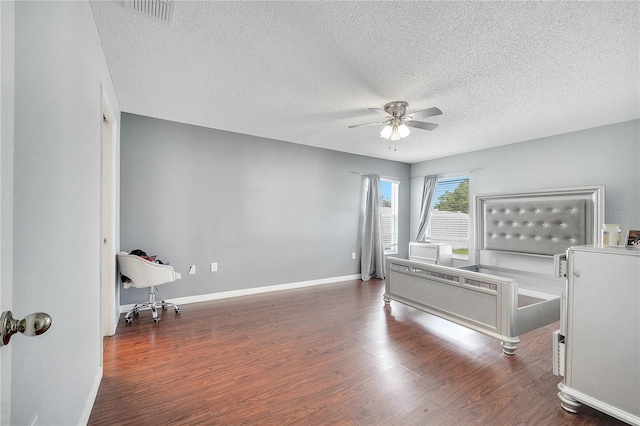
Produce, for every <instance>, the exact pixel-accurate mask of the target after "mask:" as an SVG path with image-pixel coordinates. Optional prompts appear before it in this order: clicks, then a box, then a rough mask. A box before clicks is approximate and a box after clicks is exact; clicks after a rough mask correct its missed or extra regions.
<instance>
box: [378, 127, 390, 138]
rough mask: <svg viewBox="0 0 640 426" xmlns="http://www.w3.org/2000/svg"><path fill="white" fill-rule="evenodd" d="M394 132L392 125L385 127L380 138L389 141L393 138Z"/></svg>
mask: <svg viewBox="0 0 640 426" xmlns="http://www.w3.org/2000/svg"><path fill="white" fill-rule="evenodd" d="M392 131H393V128H392V127H391V125H390V124H387V125H386V126H384V127H383V128H382V131H381V132H380V137H381V138H385V139H389V138H390V137H391V132H392Z"/></svg>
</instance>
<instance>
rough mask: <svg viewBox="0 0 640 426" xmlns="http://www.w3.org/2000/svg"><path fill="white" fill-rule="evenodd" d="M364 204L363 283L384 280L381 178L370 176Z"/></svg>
mask: <svg viewBox="0 0 640 426" xmlns="http://www.w3.org/2000/svg"><path fill="white" fill-rule="evenodd" d="M367 179H368V182H367V188H366V194H365V204H364V221H363V223H364V229H363V232H362V256H361V259H362V260H361V272H362V281H369V279H370V278H380V279H384V275H385V274H384V246H383V244H382V223H381V220H380V206H381V204H382V202H381V199H380V176H378V175H369V176H368V177H367Z"/></svg>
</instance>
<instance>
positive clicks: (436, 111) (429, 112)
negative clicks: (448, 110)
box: [369, 107, 442, 118]
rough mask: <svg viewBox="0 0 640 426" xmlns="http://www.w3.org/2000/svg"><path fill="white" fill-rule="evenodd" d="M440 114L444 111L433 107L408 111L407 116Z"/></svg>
mask: <svg viewBox="0 0 640 426" xmlns="http://www.w3.org/2000/svg"><path fill="white" fill-rule="evenodd" d="M369 109H371V108H369ZM440 114H442V111H440V110H439V109H438V108H436V107H431V108H427V109H423V110H420V111H415V112H411V113H407V114H406V116H407V117H411V118H427V117H433V116H434V115H440Z"/></svg>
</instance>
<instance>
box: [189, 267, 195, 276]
mask: <svg viewBox="0 0 640 426" xmlns="http://www.w3.org/2000/svg"><path fill="white" fill-rule="evenodd" d="M195 274H196V265H191V266H189V275H195Z"/></svg>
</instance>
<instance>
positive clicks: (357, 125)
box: [349, 121, 386, 129]
mask: <svg viewBox="0 0 640 426" xmlns="http://www.w3.org/2000/svg"><path fill="white" fill-rule="evenodd" d="M385 123H386V121H378V122H377V123H365V124H354V125H353V126H349V128H350V129H353V128H354V127H362V126H377V125H378V124H385Z"/></svg>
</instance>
